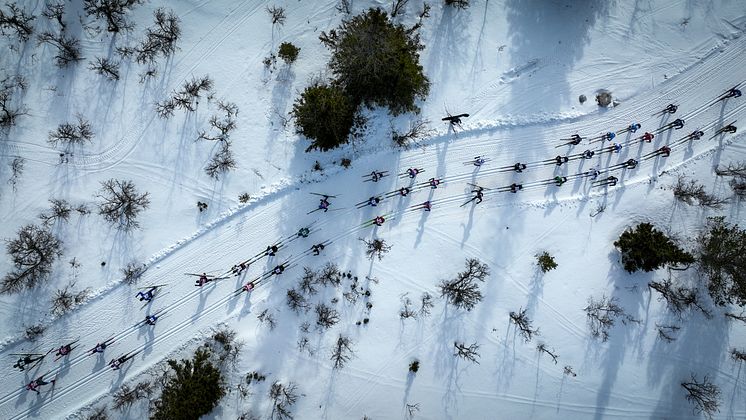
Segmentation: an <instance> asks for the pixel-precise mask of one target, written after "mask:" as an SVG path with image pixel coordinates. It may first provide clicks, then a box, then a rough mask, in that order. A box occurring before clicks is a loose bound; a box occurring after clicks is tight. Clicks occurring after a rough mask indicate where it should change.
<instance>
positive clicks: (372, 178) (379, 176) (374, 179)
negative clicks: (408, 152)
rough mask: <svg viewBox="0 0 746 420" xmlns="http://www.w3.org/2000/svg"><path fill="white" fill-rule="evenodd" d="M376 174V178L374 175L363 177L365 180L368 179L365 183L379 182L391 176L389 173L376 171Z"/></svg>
mask: <svg viewBox="0 0 746 420" xmlns="http://www.w3.org/2000/svg"><path fill="white" fill-rule="evenodd" d="M375 174H376V175H375V176H373V173H369V174H367V175H363V178H367V179H364V180H363V182H368V181H372V182H378V181H380V180H381V179H383V178H385V177H387V176H388V174H389V171H375Z"/></svg>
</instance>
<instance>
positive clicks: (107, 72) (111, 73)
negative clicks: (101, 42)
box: [88, 57, 119, 81]
mask: <svg viewBox="0 0 746 420" xmlns="http://www.w3.org/2000/svg"><path fill="white" fill-rule="evenodd" d="M88 68H89V69H90V70H93V71H95V72H96V73H97V74H100V75H102V76H106V78H107V79H109V80H114V81H116V80H119V62H118V61H114V60H109V59H108V58H104V57H96V61H91V63H90V64H89V65H88Z"/></svg>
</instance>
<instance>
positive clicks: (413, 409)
mask: <svg viewBox="0 0 746 420" xmlns="http://www.w3.org/2000/svg"><path fill="white" fill-rule="evenodd" d="M406 407H407V415H408V416H409V418H410V419H412V418H414V415H415V413H417V412H418V411H420V403H414V404H409V403H407V404H406ZM363 420H365V419H363Z"/></svg>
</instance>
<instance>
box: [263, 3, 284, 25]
mask: <svg viewBox="0 0 746 420" xmlns="http://www.w3.org/2000/svg"><path fill="white" fill-rule="evenodd" d="M267 13H269V16H270V18H271V19H272V25H277V24H279V25H280V26H282V25H284V24H285V19H286V18H287V16H285V9H283V8H282V7H277V6H267Z"/></svg>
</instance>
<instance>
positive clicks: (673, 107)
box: [661, 104, 679, 114]
mask: <svg viewBox="0 0 746 420" xmlns="http://www.w3.org/2000/svg"><path fill="white" fill-rule="evenodd" d="M677 109H679V107H678V106H677V105H674V104H668V106H667V107H665V108H664V109H663V111H661V112H663V113H668V114H675V113H676V110H677Z"/></svg>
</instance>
